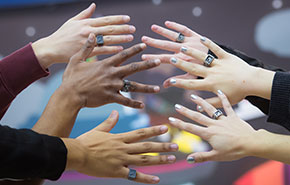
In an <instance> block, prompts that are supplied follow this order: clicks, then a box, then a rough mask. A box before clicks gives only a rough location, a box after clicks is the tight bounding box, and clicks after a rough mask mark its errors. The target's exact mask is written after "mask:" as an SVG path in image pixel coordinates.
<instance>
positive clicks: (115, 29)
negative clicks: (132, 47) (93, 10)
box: [92, 25, 136, 35]
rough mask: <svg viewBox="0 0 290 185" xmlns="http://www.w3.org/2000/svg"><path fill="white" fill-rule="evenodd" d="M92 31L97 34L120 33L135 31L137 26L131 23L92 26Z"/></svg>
mask: <svg viewBox="0 0 290 185" xmlns="http://www.w3.org/2000/svg"><path fill="white" fill-rule="evenodd" d="M92 29H93V30H92V32H93V33H95V34H96V35H119V34H128V33H134V32H135V31H136V28H135V27H134V26H130V25H113V26H102V27H96V28H92Z"/></svg>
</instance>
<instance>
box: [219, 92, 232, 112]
mask: <svg viewBox="0 0 290 185" xmlns="http://www.w3.org/2000/svg"><path fill="white" fill-rule="evenodd" d="M218 96H219V98H220V100H221V102H222V105H223V108H224V110H225V112H226V113H227V115H228V116H232V115H234V114H235V111H234V110H233V108H232V105H231V103H230V102H229V100H228V98H227V97H226V95H225V94H224V93H223V92H222V91H221V90H218Z"/></svg>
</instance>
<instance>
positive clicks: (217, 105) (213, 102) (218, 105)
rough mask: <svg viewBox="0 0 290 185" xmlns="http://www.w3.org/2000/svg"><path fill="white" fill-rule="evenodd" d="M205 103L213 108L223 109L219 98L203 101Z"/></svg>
mask: <svg viewBox="0 0 290 185" xmlns="http://www.w3.org/2000/svg"><path fill="white" fill-rule="evenodd" d="M205 101H206V102H207V103H209V104H211V105H212V106H214V107H215V108H221V107H223V105H222V102H221V100H220V99H219V97H213V98H208V99H206V100H205Z"/></svg>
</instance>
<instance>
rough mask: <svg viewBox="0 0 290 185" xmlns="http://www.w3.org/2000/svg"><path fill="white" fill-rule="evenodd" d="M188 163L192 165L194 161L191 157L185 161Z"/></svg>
mask: <svg viewBox="0 0 290 185" xmlns="http://www.w3.org/2000/svg"><path fill="white" fill-rule="evenodd" d="M186 160H187V162H188V163H194V161H195V159H194V158H193V157H188V158H187V159H186Z"/></svg>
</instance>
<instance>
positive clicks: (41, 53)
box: [31, 38, 54, 70]
mask: <svg viewBox="0 0 290 185" xmlns="http://www.w3.org/2000/svg"><path fill="white" fill-rule="evenodd" d="M47 43H48V41H47V38H42V39H40V40H38V41H36V42H34V43H32V45H31V46H32V49H33V51H34V54H35V56H36V58H37V60H38V62H39V64H40V65H41V67H42V68H43V69H44V70H46V69H48V67H50V66H51V65H52V64H53V63H54V59H53V52H52V51H50V50H49V47H48V46H47Z"/></svg>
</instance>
